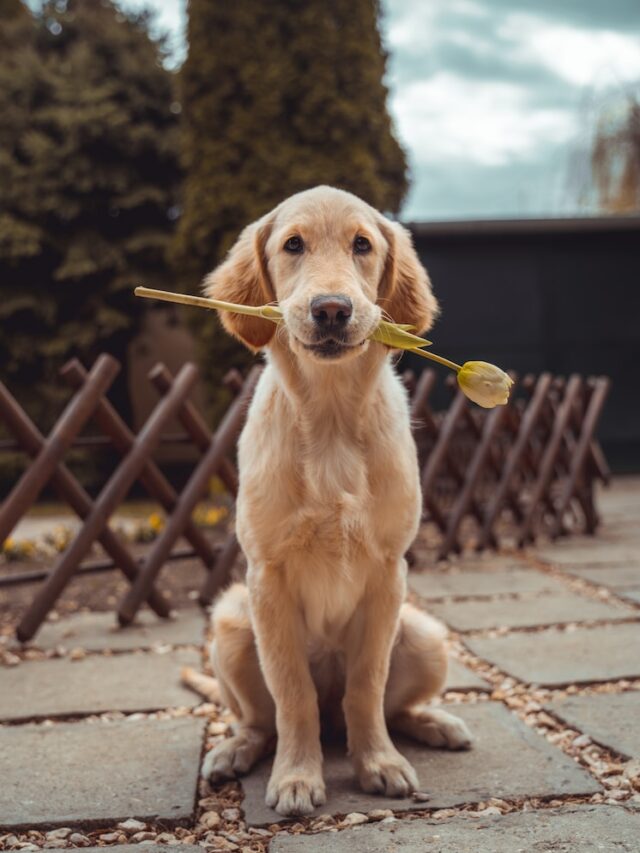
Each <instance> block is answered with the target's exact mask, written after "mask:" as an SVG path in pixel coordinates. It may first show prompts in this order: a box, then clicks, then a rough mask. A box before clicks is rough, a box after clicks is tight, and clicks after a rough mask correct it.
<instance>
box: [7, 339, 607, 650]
mask: <svg viewBox="0 0 640 853" xmlns="http://www.w3.org/2000/svg"><path fill="white" fill-rule="evenodd" d="M119 369H120V366H119V364H118V363H117V362H116V361H115V359H113V358H112V357H111V356H109V355H102V356H100V357H99V358H98V359H97V361H96V363H95V364H94V366H93V367H92V369H91V370H90V371H88V372H87V371H86V370H85V368H84V367H83V366H82V365H81V364H80V363H79V362H78V361H77V360H73V361H71V362H69V363H68V364H67V365H65V367H64V368H63V370H62V378H63V379H64V381H66V382H67V383H68V384H69V385H70V386H71V387H72V388H73V389H74V396H73V397H72V399H71V401H70V402H69V403H68V405H67V406H66V407H65V409H64V411H63V412H62V413H61V415H60V417H59V419H58V421H57V423H56V424H55V426H54V427H53V429H52V430H51V432H50V433H49V435H48V436H47V437H44V436H43V435H42V434H41V433H40V431H39V430H38V428H37V427H36V425H35V424H33V422H32V421H31V420H30V418H29V417H28V415H27V414H26V413H25V412H24V410H23V409H22V408H21V407H20V405H19V404H18V403H17V401H16V400H15V398H14V397H13V396H12V395H11V393H10V392H9V390H8V389H7V388H6V387H5V386H4V385H2V383H0V421H2V422H3V423H4V425H5V427H6V429H7V430H8V431H9V433H10V434H11V435H12V436H13V439H12V440H10V441H8V442H7V441H5V442H3V443H2V445H0V452H1V451H2V450H5V451H7V450H8V451H15V450H20V451H22V452H24V453H26V454H27V455H28V456H29V457H30V459H31V462H30V464H29V465H28V467H27V468H26V470H25V473H24V474H23V476H22V477H21V478H20V479H19V481H18V482H17V483H16V484H15V485H14V487H13V488H12V490H11V492H10V494H9V495H8V496H7V497H6V498H5V500H4V501H3V503H2V504H1V505H0V543H1V542H4V541H5V540H6V539H7V537H8V536H9V535H10V534H11V532H12V530H13V529H14V528H15V526H16V525H17V523H18V522H19V521H20V519H21V518H22V517H23V516H24V515H25V514H26V513H27V511H28V510H29V509H30V508H31V507H32V505H33V504H34V503H35V501H36V500H37V499H38V497H39V495H40V494H41V493H42V490H43V489H44V488H45V487H46V486H47V485H50V486H51V487H52V488H53V489H54V490H55V492H56V493H57V494H58V496H59V497H60V499H61V500H62V501H64V502H66V503H67V504H68V505H69V506H70V507H71V509H72V510H73V511H74V512H75V513H76V514H77V515H78V516H79V517H80V519H81V520H82V522H83V524H82V526H81V527H80V529H79V531H78V533H77V534H76V536H75V537H74V538H73V540H72V541H71V542H70V544H69V546H68V547H67V548H66V550H65V551H64V552H63V553H62V554H61V555H60V557H59V559H58V560H57V561H56V562H55V564H54V565H53V566H52V567H51V568H50V569H46V570H44V571H41V572H38V571H36V572H34V571H30V572H23V573H22V574H17V575H16V574H11V575H6V576H0V586H8V585H10V584H16V583H20V582H25V583H26V582H34V581H36V580H40V581H41V583H40V586H39V587H38V589H37V592H36V594H35V596H34V598H33V600H32V601H31V603H30V605H29V606H28V608H27V610H26V612H25V613H24V614H23V616H22V619H21V621H20V623H19V625H18V628H17V636H18V638H19V639H20V640H23V641H26V640H29V639H31V638H32V637H33V636H34V635H35V634H36V632H37V631H38V629H39V627H40V625H41V624H42V622H43V620H44V619H45V618H46V616H47V613H48V612H49V611H50V610H51V608H52V607H53V605H54V604H55V602H56V600H57V599H58V597H59V596H60V595H61V593H62V592H63V590H64V589H65V587H66V586H67V584H68V583H69V581H70V580H71V578H72V577H74V576H75V575H76V574H78V573H80V574H82V573H86V572H99V571H107V570H111V569H119V570H120V571H122V572H123V574H124V575H125V576H126V577H127V579H128V581H129V584H130V585H129V588H128V591H127V592H126V594H125V596H124V598H123V599H122V601H121V602H120V604H119V607H118V613H117V616H118V620H119V622H120V624H122V625H127V624H129V623H131V622H132V621H133V619H134V618H135V616H136V613H137V612H138V610H139V608H140V606H141V605H142V604H143V603H144V602H145V601H146V602H147V603H148V604H149V606H150V607H151V608H152V609H153V610H154V611H155V612H156V613H157V614H158V616H161V617H167V616H168V615H169V613H170V602H169V601H168V600H167V598H166V597H165V595H164V594H163V593H162V591H161V590H160V589H159V588H158V585H157V583H156V580H157V577H158V574H159V572H160V570H161V568H162V567H163V565H165V563H167V562H169V561H171V560H172V559H178V558H184V557H186V556H193V557H197V558H198V559H200V560H201V561H202V563H203V564H204V566H205V567H206V568H207V570H208V571H207V577H206V581H205V583H204V585H203V587H202V589H201V590H200V593H199V598H200V602H201V603H202V604H203V605H207V604H209V603H210V602H211V601H212V599H213V597H214V596H215V594H216V593H217V591H218V590H219V589H220V588H221V587H222V586H223V585H224V584H225V583H227V581H228V579H229V576H230V572H231V569H232V567H233V564H234V562H235V560H236V557H237V555H238V552H239V545H238V542H237V539H236V537H235V534H234V533H233V532H232V531H230V532H229V533H227V535H226V538H225V539H224V541H223V543H222V544H221V545H218V546H214V545H213V544H212V543H211V541H210V540H209V538H208V537H207V536H206V535H205V534H204V532H203V531H202V530H201V529H200V528H198V527H197V526H196V525H195V523H194V522H193V512H194V509H195V507H196V504H197V503H198V502H199V501H200V500H201V499H202V498H203V496H204V495H205V494H206V493H207V490H208V484H209V481H210V480H211V478H212V477H213V476H214V475H217V476H218V477H219V478H220V480H221V481H222V483H223V484H224V487H225V488H226V490H227V494H228V496H229V497H230V498H231V499H233V498H234V497H235V495H236V492H237V485H238V483H237V473H236V470H235V467H234V464H233V461H232V458H233V454H234V450H235V444H236V440H237V437H238V435H239V433H240V430H241V429H242V425H243V423H244V419H245V416H246V410H247V406H248V404H249V401H250V399H251V397H252V395H253V392H254V389H255V386H256V382H257V380H258V376H259V374H260V370H261V368H260V367H254V368H253V369H252V370H251V371H250V372H249V374H248V376H247V377H246V379H244V380H243V379H242V377H241V376H240V375H239V374H238V373H237V371H232V372H231V373H230V374H229V375H228V376H227V378H226V380H225V382H226V384H227V386H228V387H229V388H230V389H231V390H232V391H233V392H234V394H235V398H234V399H233V401H232V403H231V404H230V406H229V408H228V410H227V412H226V414H225V415H224V417H223V419H222V421H221V422H220V425H219V426H218V428H217V430H216V431H215V433H213V434H212V433H211V431H210V430H209V428H208V426H207V424H206V422H205V420H204V418H203V417H202V415H201V414H200V413H199V412H198V410H197V409H196V407H195V406H194V404H193V403H192V402H191V401H190V400H189V394H190V392H191V391H192V389H193V388H194V385H195V383H196V380H197V376H198V374H197V369H196V367H195V366H194V365H193V364H186V365H184V367H183V368H182V369H181V370H180V371H179V372H178V374H177V375H176V376H175V377H172V376H171V374H170V373H169V371H168V370H167V368H166V367H165V366H164V365H162V364H158V365H156V366H155V367H154V368H153V370H152V371H151V372H150V374H149V381H150V382H151V383H152V384H153V386H154V388H155V389H156V391H157V392H158V394H159V395H160V399H159V402H158V404H157V405H156V407H155V409H154V410H153V412H152V413H151V415H150V416H149V418H148V420H147V421H146V423H145V424H144V426H143V427H142V429H140V431H139V432H138V433H137V434H134V433H133V432H132V431H131V430H130V429H129V427H128V426H127V425H126V423H125V422H124V421H123V419H122V418H121V417H120V415H119V414H118V412H116V411H115V409H114V408H113V406H112V405H111V403H110V402H109V400H108V399H107V397H106V393H107V391H108V389H109V386H110V385H111V383H112V382H113V380H114V378H115V376H116V374H117V372H118V370H119ZM404 378H405V383H406V385H407V387H408V388H409V390H410V392H411V415H412V422H413V427H414V435H415V438H416V443H417V446H418V452H419V459H420V466H421V471H422V487H423V494H424V520H425V522H426V523H427V524H430V525H432V526H433V527H434V529H435V530H436V531H437V534H438V556H439V557H441V558H444V557H447V556H448V555H450V554H452V553H457V552H460V551H461V550H462V549H463V547H475V548H477V549H479V550H481V549H484V548H499V547H500V546H501V545H502V544H504V542H505V541H507V540H508V541H509V542H511V543H515V544H517V545H520V546H522V545H525V544H527V543H529V542H532V541H534V540H535V538H536V537H538V536H540V535H547V536H550V537H552V538H555V537H557V536H561V535H565V534H568V533H570V532H572V531H574V530H581V531H584V532H586V533H594V532H595V530H596V528H597V525H598V514H597V511H596V507H595V502H594V483H595V481H596V480H598V479H599V480H602V481H604V482H607V481H608V478H609V471H608V468H607V464H606V461H605V459H604V456H603V454H602V451H601V449H600V446H599V445H598V443H597V440H596V437H595V435H596V427H597V423H598V419H599V417H600V414H601V411H602V407H603V405H604V402H605V399H606V396H607V392H608V389H609V380H608V379H606V378H604V377H598V378H595V379H594V378H590V379H584V378H582V377H580V376H571V377H569V379H568V380H566V381H565V379H563V378H560V377H552V376H551V375H550V374H548V373H543V374H541V375H540V376H538V377H532V376H529V377H525V378H524V379H523V380H522V381H521V382H518V380H517V377H514V379H515V380H516V386H515V392H514V393H513V394H512V398H511V401H510V403H509V405H508V406H501V407H498V408H496V409H493V410H491V411H488V412H487V411H484V410H481V409H479V408H477V407H476V406H472V405H471V404H470V403H469V402H468V400H467V399H466V397H464V395H463V394H462V393H461V392H460V391H458V390H456V388H455V386H452V395H451V400H450V403H449V405H448V406H447V407H446V408H445V409H443V410H439V411H434V410H433V409H432V407H431V405H430V398H431V395H432V391H433V389H434V387H435V384H436V373H435V372H434V371H432V370H426V371H424V372H423V373H422V374H421V375H420V377H419V378H418V379H416V377H415V376H413V375H412V374H405V377H404ZM173 418H177V419H178V421H179V422H180V424H181V426H182V429H183V431H184V432H183V433H182V434H181V435H179V436H177V437H176V436H173V439H174V440H177V441H181V442H182V443H185V442H189V443H191V444H192V445H193V446H194V447H195V448H197V450H198V451H199V452H200V461H199V462H198V464H197V465H196V466H195V467H194V469H193V471H192V473H191V476H190V477H189V479H188V481H187V483H186V485H185V486H184V488H183V489H181V490H180V492H179V493H178V492H177V491H176V489H175V488H174V486H173V485H172V484H171V482H170V481H169V479H168V478H167V477H166V476H165V475H164V474H163V473H162V471H161V469H160V467H159V465H158V463H157V462H156V461H154V453H155V452H156V450H157V449H158V447H159V446H160V445H161V444H162V442H163V440H166V438H167V436H166V428H167V424H168V423H169V421H170V420H172V419H173ZM89 421H93V423H94V425H95V426H97V427H98V428H99V430H100V432H101V436H95V435H94V436H81V435H80V433H81V431H82V430H83V429H84V428H85V426H86V425H87V424H88V423H89ZM104 443H107V444H109V445H110V446H112V447H113V448H115V450H116V451H117V453H118V454H119V455H120V456H121V459H120V462H119V464H118V465H117V467H116V469H115V470H114V472H113V473H112V474H111V476H110V477H109V478H108V480H107V482H106V483H105V484H104V486H103V487H102V489H101V491H100V493H99V494H98V496H97V497H96V498H95V500H93V499H92V498H91V497H90V496H89V494H88V493H87V492H86V490H85V489H84V488H83V486H82V485H81V484H80V483H79V482H78V480H77V479H76V478H75V477H74V476H73V474H72V473H71V472H70V470H69V468H68V467H67V466H66V465H65V455H66V454H67V453H68V451H69V450H70V449H71V448H72V447H77V446H85V447H86V446H92V445H93V446H97V445H98V444H104ZM136 482H139V483H140V484H141V485H142V486H143V487H144V489H145V490H146V492H147V493H148V494H149V496H150V497H152V498H153V499H154V500H156V501H157V502H158V503H159V504H160V505H161V506H162V507H163V509H164V511H165V512H166V516H167V517H166V524H165V526H164V528H163V529H162V531H161V532H160V535H159V536H158V538H157V539H156V540H155V541H154V542H153V543H152V545H151V546H150V548H149V550H148V551H147V553H146V554H145V556H144V557H143V558H141V559H136V558H135V557H134V556H133V555H132V554H131V552H130V551H129V549H128V548H127V545H126V544H125V543H124V542H123V541H122V540H121V539H120V538H119V537H118V536H117V535H116V534H115V533H114V532H113V531H112V530H111V528H110V527H109V523H108V522H109V519H110V517H111V516H112V515H113V513H114V512H115V511H116V510H117V508H118V506H119V505H120V504H121V503H122V501H124V499H125V498H126V496H127V494H128V493H129V491H130V490H131V488H132V487H133V485H134V484H135V483H136ZM469 520H470V523H469ZM469 529H470V530H471V533H469ZM181 537H184V538H185V539H186V540H187V541H188V543H189V548H188V549H185V548H177V547H176V543H177V542H178V540H179V539H180V538H181ZM96 542H99V543H100V545H101V546H102V548H103V549H104V551H105V552H106V555H107V557H106V558H105V559H102V560H98V561H95V560H94V561H89V562H87V559H86V558H87V555H89V553H90V551H91V549H92V546H93V545H94V543H96Z"/></svg>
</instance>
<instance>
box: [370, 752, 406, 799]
mask: <svg viewBox="0 0 640 853" xmlns="http://www.w3.org/2000/svg"><path fill="white" fill-rule="evenodd" d="M356 770H357V773H358V779H359V780H360V785H361V787H362V790H363V791H366V792H367V793H368V794H385V795H386V796H387V797H408V796H409V794H410V793H411V792H412V791H415V790H416V789H417V788H418V777H417V776H416V771H415V770H414V769H413V767H412V766H411V765H410V764H409V762H408V761H407V759H406V758H405V757H404V756H403V755H400V753H399V752H398V751H397V750H396V749H390V750H385V751H384V752H374V753H372V754H371V755H367V756H362V757H360V758H359V760H358V761H357V762H356Z"/></svg>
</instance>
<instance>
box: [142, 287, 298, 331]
mask: <svg viewBox="0 0 640 853" xmlns="http://www.w3.org/2000/svg"><path fill="white" fill-rule="evenodd" d="M133 292H134V293H135V295H136V296H144V297H146V298H147V299H161V300H162V301H163V302H176V303H177V304H179V305H194V306H195V307H196V308H209V309H210V310H221V311H233V312H235V313H236V314H240V313H241V314H247V315H248V316H250V317H261V318H262V319H263V320H271V321H272V322H273V323H279V322H280V321H281V319H282V317H281V316H280V310H279V309H278V308H276V306H275V305H258V306H253V305H235V304H234V303H233V302H223V301H222V300H220V299H206V298H205V297H204V296H188V295H187V294H185V293H171V292H170V291H168V290H154V289H153V288H151V287H136V289H135V290H134V291H133Z"/></svg>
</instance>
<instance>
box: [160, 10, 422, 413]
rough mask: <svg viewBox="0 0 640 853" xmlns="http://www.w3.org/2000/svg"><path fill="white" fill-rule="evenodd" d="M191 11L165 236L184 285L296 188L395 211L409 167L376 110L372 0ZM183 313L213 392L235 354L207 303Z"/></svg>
mask: <svg viewBox="0 0 640 853" xmlns="http://www.w3.org/2000/svg"><path fill="white" fill-rule="evenodd" d="M188 9H189V25H188V41H189V54H188V58H187V60H186V62H185V65H184V67H183V69H182V72H181V101H182V107H183V112H182V115H183V131H182V154H183V165H184V167H185V170H186V182H185V186H184V190H183V213H182V217H181V219H180V222H179V227H178V232H177V235H176V240H175V242H174V246H173V248H174V258H175V261H176V268H177V270H178V273H179V275H180V277H181V280H182V284H183V287H184V288H185V289H188V290H194V289H195V288H197V284H198V282H199V280H200V279H201V277H202V276H203V275H204V273H205V272H207V271H208V270H209V269H211V268H212V267H213V266H215V264H216V263H217V262H218V261H219V260H220V259H221V258H222V256H223V255H224V253H225V252H226V251H227V250H228V249H229V247H230V246H231V244H232V243H233V241H234V239H235V238H236V236H237V234H238V232H239V231H240V229H241V228H242V227H243V226H244V225H246V224H247V223H249V222H251V221H252V220H254V219H256V218H257V217H259V216H260V215H262V214H263V213H265V212H266V211H267V210H269V209H270V208H271V207H273V206H274V205H275V204H277V203H278V202H279V201H281V200H282V199H284V198H286V197H287V196H288V195H290V194H291V193H294V192H297V191H299V190H303V189H305V188H308V187H311V186H315V185H316V184H333V185H335V186H338V187H341V188H343V189H346V190H350V191H351V192H354V193H355V194H356V195H359V196H360V197H361V198H363V199H365V200H366V201H368V202H369V203H370V204H372V205H374V206H375V207H377V208H379V209H382V210H387V211H393V212H395V211H397V210H398V209H399V207H400V203H401V201H402V198H403V196H404V194H405V192H406V188H407V174H406V173H407V167H406V161H405V157H404V154H403V152H402V149H401V148H400V146H399V144H398V142H397V140H396V139H395V137H394V135H393V131H392V127H391V121H390V119H389V115H388V113H387V110H386V97H387V90H386V88H385V86H384V83H383V76H384V72H385V62H386V56H385V54H384V51H383V50H382V47H381V41H380V34H379V31H378V27H377V18H378V14H379V6H378V3H377V2H376V0H278V2H277V3H265V2H263V0H236V2H234V3H232V4H231V5H227V4H226V3H212V2H209V0H189V6H188ZM186 313H187V316H188V317H189V318H190V319H191V321H192V322H193V325H194V327H195V330H196V339H197V341H198V343H199V345H200V347H201V350H202V359H201V360H202V364H203V369H204V371H205V373H206V376H207V378H208V379H209V390H210V392H212V393H218V390H219V382H220V377H221V375H222V373H223V372H224V370H225V369H226V368H227V367H228V366H229V364H230V362H235V363H239V362H241V361H242V359H243V356H242V354H241V350H239V348H238V345H237V344H235V343H233V342H231V341H230V340H229V339H227V338H226V336H225V335H224V334H223V333H222V331H221V330H220V326H219V325H218V323H217V320H216V319H215V318H214V317H213V316H212V315H209V314H208V312H196V311H193V310H192V311H190V312H188V311H187V312H186ZM244 358H246V356H244ZM222 396H223V399H222V401H220V402H223V401H224V395H222Z"/></svg>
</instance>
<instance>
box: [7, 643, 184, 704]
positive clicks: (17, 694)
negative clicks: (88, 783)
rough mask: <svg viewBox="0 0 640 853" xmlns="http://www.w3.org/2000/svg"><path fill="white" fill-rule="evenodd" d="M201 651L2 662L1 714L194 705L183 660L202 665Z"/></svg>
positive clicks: (176, 650) (182, 650) (179, 650)
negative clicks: (185, 680) (184, 677)
mask: <svg viewBox="0 0 640 853" xmlns="http://www.w3.org/2000/svg"><path fill="white" fill-rule="evenodd" d="M200 663H201V660H200V655H199V653H198V652H196V651H193V650H190V649H175V650H173V651H171V652H168V653H167V654H154V653H153V652H145V653H140V654H122V655H110V656H103V655H91V656H88V657H87V658H85V659H84V660H81V661H73V660H70V659H69V658H60V659H58V660H43V661H26V662H24V663H22V664H20V665H19V666H14V667H2V668H0V720H13V721H20V720H37V719H40V718H43V717H60V716H79V715H82V714H93V713H101V712H103V711H153V710H157V709H159V708H175V707H179V706H187V707H193V706H195V705H198V704H200V701H201V700H200V699H199V698H198V697H197V696H196V694H195V693H193V692H192V691H191V690H187V689H186V688H185V687H183V686H182V685H181V684H180V669H181V667H183V666H193V667H196V668H198V667H199V666H200Z"/></svg>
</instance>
